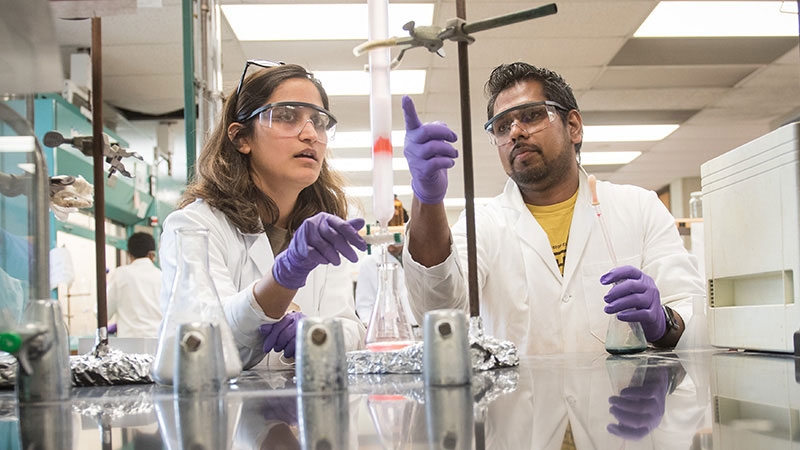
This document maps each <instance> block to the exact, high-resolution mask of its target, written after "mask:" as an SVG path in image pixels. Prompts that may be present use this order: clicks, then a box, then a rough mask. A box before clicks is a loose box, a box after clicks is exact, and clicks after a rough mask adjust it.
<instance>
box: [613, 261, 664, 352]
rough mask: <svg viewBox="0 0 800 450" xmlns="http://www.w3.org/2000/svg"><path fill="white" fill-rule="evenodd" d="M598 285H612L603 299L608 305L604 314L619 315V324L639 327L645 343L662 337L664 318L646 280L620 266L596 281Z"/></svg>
mask: <svg viewBox="0 0 800 450" xmlns="http://www.w3.org/2000/svg"><path fill="white" fill-rule="evenodd" d="M600 283H601V284H612V283H614V284H616V286H614V287H612V288H611V290H610V291H608V294H606V296H605V298H604V300H605V302H606V303H608V305H607V306H606V307H605V309H604V311H605V312H606V313H607V314H616V313H619V314H617V318H618V319H619V320H622V321H625V322H639V323H641V324H642V329H643V330H644V337H645V338H646V339H647V341H648V342H653V341H657V340H659V339H661V338H662V337H664V333H665V332H666V331H667V317H666V315H665V313H664V308H663V307H662V306H661V295H660V294H659V293H658V288H657V287H656V283H655V281H653V279H652V278H650V276H648V275H647V274H645V273H644V272H642V271H641V270H639V269H637V268H635V267H633V266H622V267H617V268H614V269H612V270H611V271H610V272H608V273H607V274H605V275H603V276H602V277H600ZM620 311H622V312H620Z"/></svg>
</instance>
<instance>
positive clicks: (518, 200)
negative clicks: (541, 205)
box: [501, 178, 562, 281]
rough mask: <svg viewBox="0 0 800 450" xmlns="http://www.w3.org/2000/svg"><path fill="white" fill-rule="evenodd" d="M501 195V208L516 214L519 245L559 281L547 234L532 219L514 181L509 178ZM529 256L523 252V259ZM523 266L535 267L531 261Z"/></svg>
mask: <svg viewBox="0 0 800 450" xmlns="http://www.w3.org/2000/svg"><path fill="white" fill-rule="evenodd" d="M503 194H504V195H503V199H502V202H501V204H502V205H503V207H505V208H509V209H512V210H513V211H514V212H515V213H516V214H517V221H516V223H515V225H514V230H515V231H516V232H517V236H518V237H519V241H520V245H522V246H523V247H529V248H531V249H533V250H534V251H535V252H536V254H537V255H538V256H539V257H540V258H541V259H542V261H543V262H544V264H545V266H547V268H548V269H549V270H550V272H551V273H552V274H553V276H554V277H556V279H557V280H559V281H561V279H562V277H561V271H560V270H558V264H556V258H555V257H554V256H553V247H552V246H551V245H550V240H549V239H548V238H547V233H545V232H544V230H543V229H542V226H541V225H539V222H537V221H536V219H535V218H534V217H533V214H531V212H530V210H528V207H527V206H525V201H524V200H523V199H522V193H520V191H519V187H518V186H517V184H516V183H515V182H514V180H512V179H510V178H509V180H508V181H507V182H506V187H505V190H504V192H503ZM529 255H530V254H529V253H527V252H523V257H524V258H525V259H527V258H529V257H530V256H529ZM525 264H526V265H527V266H528V267H535V264H534V263H533V261H525Z"/></svg>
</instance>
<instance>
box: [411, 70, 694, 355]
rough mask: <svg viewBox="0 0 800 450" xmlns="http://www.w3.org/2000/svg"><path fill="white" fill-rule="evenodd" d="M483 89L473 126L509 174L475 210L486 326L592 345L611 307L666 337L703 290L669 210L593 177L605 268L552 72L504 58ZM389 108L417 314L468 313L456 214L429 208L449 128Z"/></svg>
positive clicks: (518, 337) (518, 335)
mask: <svg viewBox="0 0 800 450" xmlns="http://www.w3.org/2000/svg"><path fill="white" fill-rule="evenodd" d="M486 91H487V94H488V96H489V103H488V106H487V113H488V117H489V119H490V120H489V122H487V125H486V129H487V132H488V134H489V138H490V141H492V142H493V143H494V144H495V145H496V148H497V152H498V156H499V157H500V162H501V163H502V165H503V168H504V169H505V171H506V173H507V174H508V176H509V180H508V181H507V183H506V186H505V189H504V191H503V193H502V194H500V195H499V196H497V197H495V198H494V199H493V200H492V201H491V202H489V203H488V204H487V205H485V206H483V207H480V206H478V207H476V212H475V221H476V235H477V236H476V237H477V265H478V285H479V286H480V295H479V297H480V301H481V315H482V317H483V318H484V323H485V326H486V330H487V332H488V333H490V334H494V335H495V336H497V337H500V338H503V339H509V340H511V341H513V342H515V343H516V344H517V345H518V346H519V349H520V352H521V353H522V354H540V353H560V352H581V351H592V350H602V349H603V343H604V337H605V334H606V331H607V328H608V323H609V318H610V314H616V313H619V314H617V317H619V318H620V319H621V320H624V321H636V322H639V323H641V324H642V328H643V329H644V332H645V337H646V338H647V340H648V341H649V342H651V343H653V344H654V345H656V346H659V347H672V346H674V345H675V344H676V343H677V342H678V339H679V338H680V336H681V334H682V332H683V329H684V322H683V319H682V317H683V318H687V319H688V315H689V314H691V304H690V299H691V297H692V296H696V295H697V296H700V295H704V286H703V282H702V280H701V277H700V275H699V273H698V272H697V269H696V264H695V262H694V260H693V259H692V258H691V257H690V256H689V254H688V253H687V252H686V250H685V249H684V248H683V245H682V242H681V240H680V238H679V236H678V231H677V229H676V227H675V223H674V219H673V217H672V216H671V215H670V214H669V212H668V211H667V210H666V208H665V207H664V205H663V204H662V203H661V202H660V201H659V200H658V198H657V197H656V195H655V193H653V192H651V191H647V190H644V189H641V188H638V187H634V186H623V185H615V184H611V183H606V182H599V183H598V186H597V191H598V196H599V199H600V202H601V203H602V206H603V216H604V217H605V220H606V223H607V225H608V228H609V232H610V235H611V237H610V238H611V241H612V242H613V247H614V249H615V251H616V256H617V261H618V266H617V267H613V264H612V262H611V258H610V257H609V252H608V250H607V247H606V245H605V243H604V239H603V236H602V232H601V229H600V225H599V223H598V221H597V219H596V216H595V214H594V212H593V209H592V207H591V200H592V199H591V193H590V191H589V188H588V183H587V182H586V177H585V176H584V175H583V174H581V173H580V171H579V167H578V164H579V163H578V157H579V152H580V147H581V143H582V141H583V121H582V118H581V113H580V111H579V110H578V105H577V102H576V101H575V97H574V95H573V94H572V89H571V88H570V87H569V85H567V83H566V82H565V81H564V79H563V78H561V76H560V75H558V74H556V73H555V72H552V71H550V70H547V69H542V68H537V67H534V66H531V65H528V64H525V63H513V64H508V65H501V66H499V67H497V68H495V69H494V71H493V72H492V74H491V76H490V79H489V81H488V82H487V83H486ZM403 110H404V113H405V120H406V141H405V156H406V159H407V160H408V164H409V168H410V170H411V174H412V183H411V185H412V188H413V190H414V200H413V204H412V208H411V217H412V220H411V221H410V222H409V224H408V238H407V241H406V251H405V256H404V258H403V260H404V262H405V271H406V286H407V288H408V292H409V299H410V303H411V305H412V309H414V312H415V314H416V315H417V318H418V320H419V318H421V317H422V314H423V313H424V312H425V311H428V310H431V309H437V308H463V309H467V308H468V299H467V291H466V282H465V280H466V266H467V262H466V259H467V251H466V225H465V218H464V217H463V215H462V217H461V219H460V220H459V221H458V223H456V224H455V226H454V227H453V230H452V233H451V230H450V228H449V227H448V223H447V217H446V215H445V209H444V205H443V203H442V199H443V198H444V196H445V193H446V191H447V169H448V168H450V167H452V166H453V164H454V159H455V158H456V157H457V151H456V150H455V149H454V148H453V146H452V145H451V143H452V142H455V141H456V134H455V133H454V132H453V131H451V130H450V129H449V128H447V126H446V125H444V124H442V123H439V122H434V123H428V124H424V125H423V124H422V123H421V122H420V120H419V119H418V117H417V114H416V111H415V108H414V104H413V103H412V102H411V99H410V98H407V97H406V98H403ZM614 284H616V285H614ZM612 285H614V286H613V287H611V286H612ZM609 288H610V290H609ZM662 304H664V305H670V306H672V307H674V309H675V310H677V311H679V312H676V311H673V310H672V309H665V308H663V307H662ZM620 311H624V312H620Z"/></svg>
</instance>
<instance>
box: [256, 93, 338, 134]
mask: <svg viewBox="0 0 800 450" xmlns="http://www.w3.org/2000/svg"><path fill="white" fill-rule="evenodd" d="M256 116H258V123H259V124H261V125H263V126H266V127H267V128H269V129H271V130H272V131H273V132H275V133H276V134H277V135H278V136H282V137H292V136H299V135H300V133H302V132H303V129H305V127H306V126H307V124H309V123H310V124H311V126H312V127H313V128H314V131H315V132H316V133H317V141H318V142H321V143H323V144H327V143H328V142H330V141H332V140H333V138H334V135H335V134H336V118H335V117H333V114H331V113H330V112H329V111H326V110H325V109H324V108H321V107H319V106H317V105H315V104H313V103H305V102H276V103H268V104H266V105H264V106H262V107H260V108H258V109H256V110H255V111H253V112H252V113H250V115H249V116H248V117H247V118H245V119H244V120H242V122H245V121H247V120H250V119H252V118H253V117H256Z"/></svg>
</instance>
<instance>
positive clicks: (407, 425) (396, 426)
mask: <svg viewBox="0 0 800 450" xmlns="http://www.w3.org/2000/svg"><path fill="white" fill-rule="evenodd" d="M367 407H368V408H369V415H370V416H371V417H372V423H373V424H374V425H375V430H377V432H378V439H379V440H380V442H381V446H382V447H383V448H384V449H385V450H397V449H401V448H406V447H407V446H408V445H409V444H410V443H411V428H412V426H413V425H414V412H415V410H416V409H417V402H416V401H414V400H412V399H410V398H407V397H405V396H403V395H370V396H369V398H368V399H367Z"/></svg>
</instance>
